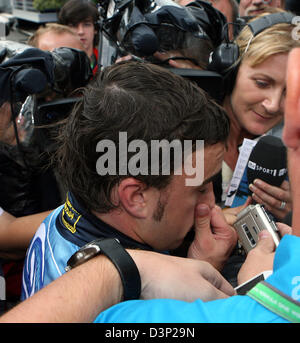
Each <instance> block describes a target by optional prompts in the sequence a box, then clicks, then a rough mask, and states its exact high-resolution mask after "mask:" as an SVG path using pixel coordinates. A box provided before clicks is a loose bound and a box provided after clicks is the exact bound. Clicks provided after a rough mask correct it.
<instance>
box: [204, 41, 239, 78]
mask: <svg viewBox="0 0 300 343" xmlns="http://www.w3.org/2000/svg"><path fill="white" fill-rule="evenodd" d="M238 59H239V47H238V46H237V45H236V44H235V43H222V44H221V45H219V46H218V47H217V48H216V49H215V50H214V51H213V52H212V53H211V55H210V58H209V64H208V70H211V71H215V72H217V73H219V74H221V75H224V74H226V72H227V70H228V69H229V68H230V67H231V66H233V65H234V64H235V63H236V62H237V60H238Z"/></svg>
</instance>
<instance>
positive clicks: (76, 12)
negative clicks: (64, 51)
mask: <svg viewBox="0 0 300 343" xmlns="http://www.w3.org/2000/svg"><path fill="white" fill-rule="evenodd" d="M58 22H59V24H62V25H67V26H69V27H70V28H71V29H72V30H73V31H74V32H75V33H76V34H77V35H78V37H79V39H80V41H81V43H82V45H83V47H84V49H85V52H86V53H87V55H88V56H89V58H90V60H91V68H92V70H93V73H94V74H95V73H96V71H97V61H98V50H97V48H96V45H97V44H98V31H97V22H98V10H97V7H96V5H95V4H94V3H93V2H92V1H87V0H69V1H67V2H66V3H65V4H64V6H63V7H62V8H61V10H60V11H59V14H58Z"/></svg>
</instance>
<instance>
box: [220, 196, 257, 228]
mask: <svg viewBox="0 0 300 343" xmlns="http://www.w3.org/2000/svg"><path fill="white" fill-rule="evenodd" d="M251 202H252V198H251V197H248V198H247V200H246V201H245V203H244V204H243V205H241V206H238V207H228V208H223V210H222V211H223V214H224V216H225V218H226V221H227V223H228V224H229V225H231V226H232V225H233V224H234V223H235V222H236V219H237V215H238V214H239V213H240V212H241V211H242V210H243V209H244V208H246V207H247V206H248V205H250V204H251Z"/></svg>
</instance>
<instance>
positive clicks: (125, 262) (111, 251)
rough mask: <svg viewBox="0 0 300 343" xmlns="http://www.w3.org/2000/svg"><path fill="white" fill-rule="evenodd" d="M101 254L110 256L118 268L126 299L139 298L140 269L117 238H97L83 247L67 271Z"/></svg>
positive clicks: (68, 264) (74, 256) (76, 253)
mask: <svg viewBox="0 0 300 343" xmlns="http://www.w3.org/2000/svg"><path fill="white" fill-rule="evenodd" d="M99 254H104V255H105V256H106V257H108V258H109V259H110V260H111V262H112V263H113V264H114V265H115V267H116V268H117V270H118V272H119V274H120V277H121V280H122V284H123V288H124V300H132V299H139V297H140V293H141V278H140V273H139V270H138V268H137V266H136V264H135V262H134V261H133V259H132V258H131V256H130V255H129V254H128V252H127V251H126V250H125V249H124V248H123V247H122V245H121V244H120V242H119V240H118V239H116V238H104V239H103V238H102V239H96V240H94V241H92V242H90V243H88V244H86V245H84V246H83V247H81V248H80V249H79V250H78V251H76V252H75V254H73V255H72V256H71V257H70V258H69V260H68V262H67V266H66V268H65V270H66V272H67V271H69V270H71V269H73V268H75V267H77V266H79V265H80V264H82V263H84V262H86V261H88V260H90V259H91V258H93V257H95V256H97V255H99ZM104 277H105V275H104Z"/></svg>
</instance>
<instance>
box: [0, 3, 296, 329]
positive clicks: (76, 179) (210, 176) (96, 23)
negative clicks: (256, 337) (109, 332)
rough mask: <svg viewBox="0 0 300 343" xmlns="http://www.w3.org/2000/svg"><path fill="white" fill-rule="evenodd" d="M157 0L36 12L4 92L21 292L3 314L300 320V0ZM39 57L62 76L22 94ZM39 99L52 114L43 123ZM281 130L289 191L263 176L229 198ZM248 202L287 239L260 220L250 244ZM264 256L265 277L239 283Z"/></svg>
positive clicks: (3, 124) (6, 211) (2, 240)
mask: <svg viewBox="0 0 300 343" xmlns="http://www.w3.org/2000/svg"><path fill="white" fill-rule="evenodd" d="M110 5H111V4H110ZM143 6H144V7H143ZM145 7H147V6H146V5H145V2H143V5H141V3H139V1H137V0H136V1H132V3H131V4H130V5H129V7H128V9H126V11H125V12H124V13H123V14H122V15H120V13H122V10H123V9H120V8H117V9H115V12H113V14H112V15H111V18H112V19H111V18H110V20H109V21H107V22H105V24H104V25H102V26H101V20H100V19H101V18H100V17H101V16H103V12H102V13H101V15H100V17H99V9H98V8H97V6H96V5H95V4H94V3H93V2H91V1H86V0H69V1H67V2H66V3H65V5H64V6H63V7H62V8H61V10H60V11H59V14H58V23H47V24H46V25H43V26H41V27H40V28H39V29H37V31H36V32H35V33H34V34H33V35H32V36H31V37H30V39H29V41H28V50H25V51H24V53H22V54H20V55H16V56H15V57H13V58H12V59H8V60H7V61H5V62H4V63H2V64H1V65H0V71H1V73H2V74H1V78H0V81H1V82H0V84H1V86H2V85H5V82H6V83H9V82H14V83H13V85H14V86H11V85H10V87H11V88H10V93H8V94H3V95H2V96H1V102H0V104H1V107H0V113H1V116H0V129H1V130H0V141H1V145H0V160H1V163H0V175H1V180H2V183H3V184H5V185H6V186H5V187H4V189H3V190H2V192H1V191H0V196H1V197H0V207H1V208H3V209H1V210H2V211H1V214H0V258H1V262H2V263H1V265H2V269H3V271H4V276H5V279H6V288H7V292H8V291H9V290H10V288H13V289H17V290H16V291H15V292H14V299H13V302H12V303H13V304H12V305H11V307H13V308H12V309H10V310H9V311H7V310H8V308H6V313H5V314H3V315H2V316H1V317H0V322H1V321H2V322H41V321H42V322H83V321H87V322H93V321H95V322H193V323H194V322H201V323H203V322H204V323H206V322H291V321H292V322H300V310H299V308H300V303H299V301H298V300H299V297H300V296H299V294H298V293H297V291H295V287H296V286H297V285H296V283H297V280H296V279H295V276H296V275H297V273H298V270H299V268H298V265H297V260H298V254H299V251H300V250H299V247H298V245H299V238H298V237H297V236H299V235H300V229H299V228H298V226H299V225H300V222H298V211H297V206H298V196H297V195H298V191H299V190H298V188H299V186H298V184H299V183H298V182H297V180H298V175H300V174H299V172H298V169H297V163H298V162H299V161H298V159H299V154H298V148H299V144H300V142H299V137H298V131H299V130H300V126H299V120H298V119H297V118H298V117H299V111H300V109H299V106H298V103H299V101H298V99H299V96H300V89H299V85H300V82H299V81H300V80H299V78H300V63H299V57H300V53H299V51H300V39H295V36H294V35H293V32H295V29H297V21H295V20H293V19H294V18H295V16H296V14H297V9H296V8H295V7H296V6H295V3H294V2H292V1H284V0H269V1H266V0H241V1H239V2H238V1H236V0H211V1H201V0H197V1H194V2H191V1H184V0H183V1H179V0H176V1H174V2H171V1H166V3H165V5H162V7H160V8H158V9H156V10H155V11H152V10H151V6H149V8H145ZM102 10H103V9H102ZM291 11H293V12H291ZM130 15H131V17H130ZM141 16H142V17H141ZM141 18H142V19H141ZM187 18H189V20H187ZM124 23H126V24H127V25H128V27H129V29H128V27H127V28H126V25H125V24H124ZM133 23H134V24H133ZM102 24H103V23H102ZM109 25H110V26H109ZM118 25H119V26H118ZM130 25H132V26H130ZM145 26H146V29H145ZM100 27H102V28H103V27H104V28H105V30H106V31H105V34H106V35H107V36H108V33H109V37H110V39H111V40H112V41H113V43H114V44H115V46H116V51H117V54H116V56H115V58H114V61H112V62H113V63H112V64H111V65H109V66H102V65H101V64H100V63H99V56H101V54H102V53H104V52H103V51H101V50H100V48H101V47H103V45H99V47H100V48H99V49H98V42H99V39H100V40H101V34H103V31H99V28H100ZM99 36H100V37H99ZM149 37H151V39H149ZM143 40H145V41H146V42H147V44H148V45H147V46H146V47H145V44H142V43H143V42H144V41H143ZM116 42H117V43H116ZM141 42H142V43H141ZM151 44H152V45H153V46H150V45H151ZM78 52H80V54H79V53H78ZM37 60H38V62H37ZM61 61H63V63H62V62H61ZM28 63H31V64H32V67H33V68H37V69H38V70H41V71H42V72H43V73H44V74H45V75H46V76H45V77H47V80H48V83H49V84H50V88H51V89H50V90H49V85H48V86H47V87H48V88H47V90H46V89H45V90H43V91H41V92H39V93H38V94H33V95H32V93H33V91H32V92H31V93H30V92H29V93H28V95H30V96H28V95H27V96H26V97H22V96H21V95H19V93H20V90H21V87H25V86H27V83H26V80H25V78H24V77H23V74H24V73H23V74H22V73H21V74H20V71H21V72H22V69H23V65H26V67H27V68H28ZM41 66H42V67H41ZM79 66H80V68H81V69H80V70H81V71H82V73H83V74H84V77H79V76H78V68H79ZM19 67H20V68H19ZM13 68H16V69H13ZM12 70H13V71H12ZM176 70H177V71H176ZM183 70H186V71H187V73H184V72H183ZM196 72H198V73H202V74H201V75H202V76H199V75H200V74H195V73H196ZM178 73H179V75H178ZM209 73H216V74H217V75H219V76H220V77H221V78H222V80H223V81H222V99H221V100H220V99H219V98H218V99H213V96H212V95H211V94H207V92H205V90H202V89H201V88H200V87H199V86H198V84H197V82H196V83H195V82H191V81H190V78H192V77H193V76H194V75H198V78H201V77H204V76H206V77H207V75H211V74H209ZM6 75H9V78H8V77H7V76H6ZM15 75H22V77H23V78H21V76H20V77H19V76H18V77H15ZM182 75H184V76H182ZM213 75H215V74H213ZM49 80H50V82H49ZM211 80H212V79H211ZM17 81H18V82H19V83H18V86H15V84H16V83H17ZM208 82H213V81H208ZM24 85H25V86H24ZM62 85H63V86H62ZM18 87H19V88H18ZM79 87H81V88H80V90H79V91H78V88H79ZM213 87H216V88H217V87H220V85H219V84H218V85H213ZM22 89H23V88H22ZM25 89H26V90H27V89H28V87H27V88H26V87H25ZM30 89H31V88H30ZM17 91H19V93H17ZM17 96H18V97H19V98H20V99H17ZM16 99H17V100H18V101H16ZM25 99H26V100H25ZM21 100H22V101H21ZM24 100H25V102H24ZM68 101H71V102H68ZM22 102H23V106H20V105H18V103H22ZM74 103H75V105H74V106H73V104H74ZM24 104H26V105H24ZM28 104H29V105H28ZM69 104H72V110H70V105H69ZM30 106H31V107H30ZM68 106H69V107H68ZM24 108H25V110H24ZM53 109H55V110H53ZM67 109H68V112H67ZM34 111H35V112H34ZM43 111H44V112H43ZM45 111H46V112H45ZM62 112H64V113H63V114H64V115H62V114H61V113H62ZM66 112H67V115H66ZM16 113H17V114H18V113H20V114H22V116H21V115H16ZM41 113H43V115H44V116H45V118H46V119H45V120H44V121H41V123H42V124H44V123H46V124H50V125H48V126H43V127H42V128H41V127H40V126H38V123H39V120H36V117H35V116H38V115H40V116H41ZM57 113H58V114H57ZM26 115H27V116H26ZM30 116H31V117H30ZM28 117H30V118H31V119H32V118H34V119H35V120H31V130H33V134H32V135H28V137H27V136H26V137H27V138H26V139H25V138H24V137H25V136H23V135H21V131H22V130H23V131H24V122H25V121H26V120H28ZM30 118H29V119H30ZM41 130H42V131H41ZM23 131H22V132H23ZM29 131H30V130H29V129H28V128H27V129H26V134H28V132H29ZM274 131H276V134H277V135H279V137H280V138H282V139H283V142H284V144H285V145H286V147H287V150H288V162H289V163H288V174H289V178H287V179H286V180H284V181H283V183H282V184H281V185H280V186H279V187H277V186H274V185H270V184H268V183H266V182H263V181H262V180H259V179H256V180H255V181H254V182H253V184H251V185H249V189H250V191H251V192H252V196H251V197H250V198H248V199H247V200H246V201H245V203H244V204H242V205H241V206H239V207H233V208H227V207H226V206H225V205H224V202H223V199H224V195H225V193H226V192H227V190H228V187H229V184H230V180H231V179H232V176H233V173H234V170H235V167H236V165H237V161H238V158H239V149H240V147H241V145H242V143H243V141H244V139H245V138H246V139H251V140H259V139H260V138H261V137H262V136H264V135H272V134H273V133H274ZM30 132H31V131H30ZM41 132H42V134H41ZM45 132H47V134H45ZM49 132H50V133H51V134H50V133H49ZM278 132H279V133H278ZM35 133H36V134H35ZM52 134H53V135H54V136H53V137H52ZM199 141H201V142H203V145H201V146H200V145H198V142H199ZM153 142H156V143H157V142H168V143H169V144H170V143H172V149H173V150H172V151H173V152H174V153H173V154H172V153H170V154H169V155H168V156H166V155H164V145H163V144H162V145H160V146H159V149H161V151H160V153H159V154H158V155H155V151H154V144H153ZM186 142H190V143H191V144H190V149H188V148H186V145H185V144H186ZM160 144H161V143H160ZM178 144H179V145H178ZM178 146H180V148H181V150H180V151H179V155H180V158H179V159H178V151H177V150H176V149H177V147H178ZM183 146H184V151H182V147H183ZM36 147H38V148H36ZM176 151H177V153H176ZM32 156H34V157H33V158H32ZM40 156H43V157H40ZM45 156H46V157H45ZM155 156H156V157H157V156H158V157H157V159H156V160H155ZM199 161H200V162H199ZM33 162H34V163H33ZM38 162H39V163H38ZM168 162H169V166H168V172H167V173H165V169H164V168H165V165H166V163H168ZM50 163H51V166H50V167H48V165H50ZM17 166H21V167H22V168H21V169H16V168H17ZM195 166H196V168H195ZM47 167H48V169H47ZM155 168H156V169H155ZM197 169H198V170H197ZM154 170H155V172H153V171H154ZM191 170H192V171H193V173H191ZM201 170H202V171H201ZM200 174H201V177H200V179H198V178H197V176H199V175H200ZM191 176H194V177H195V178H194V179H193V178H191ZM195 179H197V180H196V181H197V182H196V183H192V185H189V181H191V180H193V181H195ZM44 185H46V186H47V187H46V186H45V188H43V187H44ZM48 189H50V191H48ZM48 192H49V193H48ZM52 193H53V196H51V201H50V200H49V199H48V196H49V198H50V194H52ZM8 194H9V196H8ZM33 194H34V195H33ZM8 199H9V200H10V201H8ZM43 199H46V200H48V201H46V200H43ZM36 203H39V204H40V205H41V206H39V207H38V206H36V205H35V204H36ZM42 203H43V204H42ZM250 203H257V204H261V205H263V206H264V207H265V208H266V210H268V211H269V213H270V214H271V215H273V216H274V217H275V218H276V220H277V221H278V223H277V226H278V229H279V231H280V235H281V236H282V239H281V242H280V244H279V246H278V247H277V249H276V248H275V244H274V242H273V240H272V237H271V235H270V234H269V233H268V232H267V231H266V230H263V231H262V232H261V233H260V234H259V241H258V243H257V245H256V247H255V248H253V249H252V250H251V251H250V253H249V254H248V255H245V253H244V252H242V249H241V248H240V244H239V242H238V236H237V232H236V230H235V229H234V227H233V223H234V222H235V220H236V218H237V215H238V213H239V212H240V211H241V210H243V209H245V208H246V207H247V206H248V205H249V204H250ZM282 204H284V206H283V205H282ZM42 205H43V206H42ZM288 215H292V216H293V222H292V227H290V226H288V225H286V224H285V218H286V217H287V216H288ZM275 249H276V250H275ZM91 251H92V252H91ZM25 254H26V255H25ZM96 255H99V256H97V257H96ZM179 256H180V257H179ZM274 256H275V257H274ZM287 256H288V257H287ZM91 257H94V258H91ZM16 262H17V263H16ZM111 262H113V263H111ZM16 264H17V265H18V266H19V267H16V271H15V273H13V272H12V274H13V276H14V277H13V278H12V280H10V281H9V279H10V275H9V272H8V270H10V271H11V268H12V267H11V265H14V266H15V265H16ZM20 266H21V268H22V275H21V273H20ZM66 270H68V272H67V273H66ZM95 270H97V271H99V270H101V273H100V272H95ZM267 270H272V271H273V274H272V275H271V276H270V277H269V278H268V279H267V280H266V282H264V283H259V284H257V285H256V286H255V287H254V288H252V290H251V291H250V292H249V293H247V294H246V295H242V296H241V295H237V294H236V291H235V287H236V286H237V285H240V284H243V283H244V282H246V281H247V280H249V279H251V278H252V277H254V276H255V275H258V274H260V273H262V272H264V271H267ZM21 280H22V286H21ZM87 280H88V282H87ZM295 280H296V281H295ZM295 285H296V286H295ZM259 287H265V288H264V289H266V292H269V293H268V294H271V295H272V296H276V297H278V296H279V295H280V296H281V297H283V298H284V300H285V303H287V304H288V305H287V306H293V307H291V308H292V309H293V315H291V314H287V313H283V312H282V311H279V310H278V308H276V307H275V308H274V307H272V306H266V305H265V303H264V301H263V300H262V299H261V298H260V297H259V296H258V295H257V293H258V292H259V290H260V288H259ZM296 288H297V287H296ZM64 290H67V291H64ZM257 290H258V291H257ZM255 291H256V293H255ZM261 292H262V291H261ZM271 292H272V293H271ZM86 294H88V295H89V296H88V297H87V296H86ZM19 296H20V298H18V297H19ZM7 298H8V299H9V296H7ZM163 298H167V299H163ZM16 299H17V300H16ZM138 299H144V300H138ZM146 299H147V301H146ZM154 299H157V300H154ZM70 300H71V301H70ZM127 300H134V301H130V302H129V301H127ZM19 301H20V304H18V305H16V303H18V302H19ZM113 305H116V306H113ZM245 309H247V313H246V312H245ZM241 314H242V315H241Z"/></svg>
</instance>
